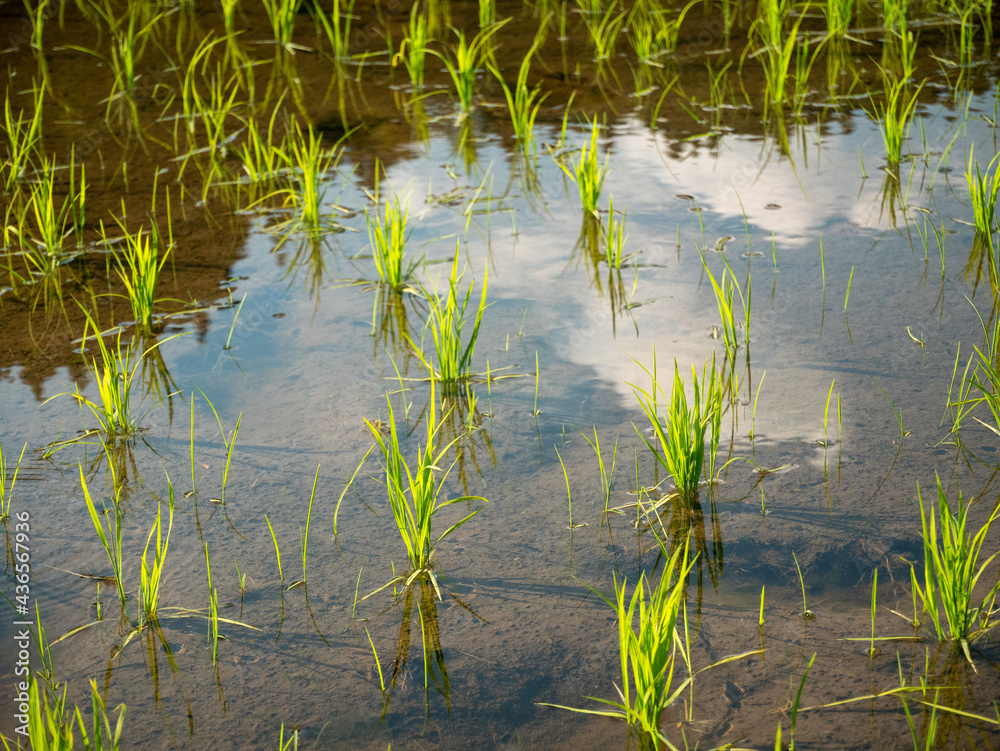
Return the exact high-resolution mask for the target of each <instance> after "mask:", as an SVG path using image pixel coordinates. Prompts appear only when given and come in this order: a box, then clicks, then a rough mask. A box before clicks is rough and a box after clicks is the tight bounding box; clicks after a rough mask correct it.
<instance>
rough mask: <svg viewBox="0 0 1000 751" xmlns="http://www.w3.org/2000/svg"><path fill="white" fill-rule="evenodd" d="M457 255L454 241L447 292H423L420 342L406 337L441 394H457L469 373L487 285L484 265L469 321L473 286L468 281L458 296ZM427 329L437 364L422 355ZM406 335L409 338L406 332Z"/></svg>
mask: <svg viewBox="0 0 1000 751" xmlns="http://www.w3.org/2000/svg"><path fill="white" fill-rule="evenodd" d="M458 256H459V247H458V245H457V244H456V246H455V256H454V258H453V259H452V264H451V274H450V276H449V277H448V291H447V292H446V293H445V294H444V295H438V294H436V293H432V292H425V293H424V296H425V297H426V298H427V304H428V307H429V309H430V314H429V315H428V317H427V322H426V323H425V324H424V331H423V334H422V335H421V338H420V345H419V346H418V345H416V344H415V343H414V342H413V340H412V339H411V340H410V343H411V345H412V346H413V349H414V352H415V353H416V355H417V357H418V358H419V359H420V362H421V363H422V364H423V366H424V367H425V368H426V369H427V372H428V373H430V376H431V378H432V379H433V380H435V381H438V382H439V383H440V384H441V385H442V393H443V395H445V396H453V395H455V394H457V393H458V389H459V386H460V385H461V384H462V383H464V382H466V381H468V380H469V378H471V377H472V376H473V372H472V356H473V354H474V353H475V349H476V341H477V340H478V338H479V326H480V324H481V323H482V320H483V312H484V311H485V310H486V290H487V287H488V285H489V269H488V268H484V269H483V288H482V292H481V293H480V295H479V304H478V305H476V306H475V319H474V320H473V319H471V318H470V317H468V315H467V314H471V312H472V311H470V310H469V303H470V302H471V300H472V287H473V285H471V284H470V285H469V288H468V290H466V292H465V296H464V297H460V294H459V291H458V290H459V286H460V285H461V283H462V277H463V276H465V272H464V271H463V272H462V274H461V275H459V273H458ZM470 322H471V323H472V330H471V331H470V332H469V333H468V338H465V337H464V336H463V333H464V332H463V330H464V329H466V327H467V326H468V324H469V323H470ZM428 331H430V333H431V336H432V338H433V339H434V350H435V353H436V355H437V367H435V366H434V364H433V363H431V362H430V360H429V359H428V358H427V356H426V355H425V354H424V352H425V350H424V340H425V339H426V336H427V332H428ZM407 338H408V339H409V335H408V334H407Z"/></svg>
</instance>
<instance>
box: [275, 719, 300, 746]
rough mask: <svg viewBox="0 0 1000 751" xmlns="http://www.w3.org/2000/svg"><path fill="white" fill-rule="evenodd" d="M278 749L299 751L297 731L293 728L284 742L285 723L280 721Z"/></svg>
mask: <svg viewBox="0 0 1000 751" xmlns="http://www.w3.org/2000/svg"><path fill="white" fill-rule="evenodd" d="M278 751H299V731H298V729H297V728H293V729H292V731H291V734H290V735H289V736H288V742H287V743H286V742H285V723H281V734H280V735H279V736H278Z"/></svg>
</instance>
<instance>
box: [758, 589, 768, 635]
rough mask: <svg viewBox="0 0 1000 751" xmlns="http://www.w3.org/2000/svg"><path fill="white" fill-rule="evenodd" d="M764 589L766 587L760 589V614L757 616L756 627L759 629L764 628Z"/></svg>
mask: <svg viewBox="0 0 1000 751" xmlns="http://www.w3.org/2000/svg"><path fill="white" fill-rule="evenodd" d="M766 588H767V586H766V585H763V586H761V588H760V612H759V613H758V614H757V625H758V626H759V627H760V628H764V590H765V589H766Z"/></svg>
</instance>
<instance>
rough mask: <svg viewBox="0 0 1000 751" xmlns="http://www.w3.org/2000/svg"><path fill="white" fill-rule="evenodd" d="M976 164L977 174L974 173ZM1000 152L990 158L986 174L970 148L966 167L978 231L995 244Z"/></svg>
mask: <svg viewBox="0 0 1000 751" xmlns="http://www.w3.org/2000/svg"><path fill="white" fill-rule="evenodd" d="M973 165H975V169H976V174H975V175H973V174H972V169H973ZM998 167H1000V154H998V155H996V156H995V157H993V159H991V160H990V163H989V165H988V166H987V167H986V175H985V176H984V175H983V174H982V173H981V172H980V171H979V163H978V162H976V160H975V156H974V154H973V149H971V148H970V149H969V163H968V166H967V167H966V168H965V181H966V183H968V185H969V199H970V200H971V201H972V216H973V218H974V220H975V223H976V233H977V234H978V235H979V236H980V237H982V238H983V239H988V240H989V241H990V242H989V244H990V246H992V245H993V241H992V238H993V232H994V231H995V227H996V206H997V194H998V193H1000V169H998Z"/></svg>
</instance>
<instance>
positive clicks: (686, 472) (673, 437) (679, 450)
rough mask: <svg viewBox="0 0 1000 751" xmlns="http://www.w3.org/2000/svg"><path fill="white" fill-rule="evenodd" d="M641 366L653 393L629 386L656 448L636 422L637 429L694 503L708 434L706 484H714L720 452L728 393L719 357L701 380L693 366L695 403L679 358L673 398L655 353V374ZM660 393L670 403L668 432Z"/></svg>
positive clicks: (686, 496) (666, 405) (679, 490)
mask: <svg viewBox="0 0 1000 751" xmlns="http://www.w3.org/2000/svg"><path fill="white" fill-rule="evenodd" d="M640 367H642V369H643V371H644V372H645V373H646V374H647V375H649V376H650V379H651V381H652V385H651V387H650V390H649V391H645V390H643V389H640V388H639V387H638V386H635V385H634V384H630V385H631V386H632V391H633V393H635V396H636V399H638V401H639V406H641V407H642V411H643V412H644V413H645V414H646V417H647V418H648V419H649V422H650V425H651V427H652V432H653V436H654V437H655V441H656V443H655V444H654V443H653V442H652V441H650V440H649V439H648V438H646V435H645V433H644V432H643V431H641V430H640V429H639V427H638V426H637V425H635V424H634V423H633V427H634V428H635V431H636V433H638V434H639V437H640V438H642V441H643V443H645V444H646V447H647V448H648V449H649V450H650V451H651V452H652V453H653V456H654V457H655V458H656V461H657V462H658V463H659V464H660V465H662V466H663V468H664V469H666V470H667V472H669V473H670V476H671V477H672V478H673V481H674V485H675V486H676V492H677V493H678V494H679V495H680V496H682V497H683V498H685V499H687V500H694V499H695V497H696V496H697V492H698V486H699V481H700V479H701V475H702V469H703V467H704V465H705V452H706V440H705V437H706V431H707V432H708V446H707V451H708V467H707V479H708V480H709V481H710V482H711V481H713V480H715V454H716V451H717V450H718V447H719V435H720V430H721V424H722V399H723V393H724V391H723V386H722V375H721V373H720V372H719V371H717V370H716V367H715V355H712V360H711V364H709V362H708V361H706V362H705V366H704V368H703V369H702V374H701V378H700V379H699V378H698V373H697V371H696V370H695V369H694V366H692V367H691V384H692V388H693V391H694V393H693V399H692V400H691V401H690V402H688V398H687V394H686V393H685V386H684V380H683V379H682V378H681V374H680V366H679V365H678V364H677V360H676V359H675V360H674V380H673V388H672V389H671V392H670V396H669V397H667V394H666V392H665V391H664V389H663V386H662V385H661V384H660V383H659V381H658V380H657V373H656V356H655V354H654V356H653V370H652V372H650V371H649V370H646V368H645V366H642V365H640ZM657 394H659V395H661V396H662V397H663V398H664V399H665V401H666V404H665V407H666V423H667V424H666V427H664V425H663V423H662V422H661V421H660V415H659V403H658V401H657Z"/></svg>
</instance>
